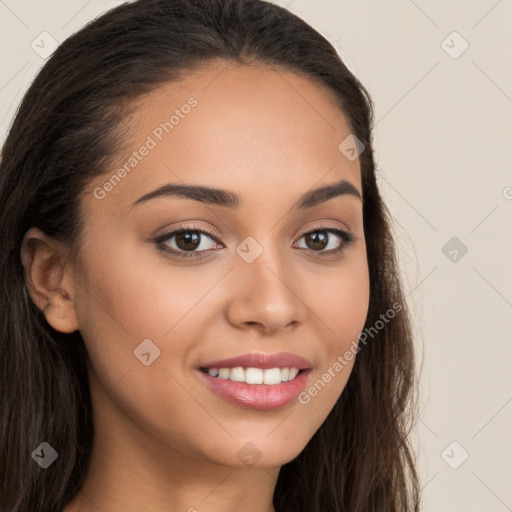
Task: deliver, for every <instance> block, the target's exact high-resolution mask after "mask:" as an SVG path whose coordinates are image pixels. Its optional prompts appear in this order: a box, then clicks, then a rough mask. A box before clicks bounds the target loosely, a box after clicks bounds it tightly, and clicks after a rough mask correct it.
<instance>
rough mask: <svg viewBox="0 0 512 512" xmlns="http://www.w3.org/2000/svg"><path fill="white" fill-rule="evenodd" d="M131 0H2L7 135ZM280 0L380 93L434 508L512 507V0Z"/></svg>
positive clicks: (382, 140)
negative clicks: (34, 87)
mask: <svg viewBox="0 0 512 512" xmlns="http://www.w3.org/2000/svg"><path fill="white" fill-rule="evenodd" d="M117 3H119V2H107V1H100V0H89V1H87V0H68V1H66V2H62V1H61V0H44V1H43V0H38V1H36V0H32V1H28V0H0V55H1V67H0V137H1V139H2V140H3V139H4V136H5V133H6V130H7V128H8V125H9V123H10V121H11V119H12V117H13V115H14V113H15V111H16V108H17V105H18V103H19V101H20V100H21V97H22V95H23V93H24V91H25V90H26V88H27V86H28V84H29V83H30V81H31V80H32V78H33V77H34V75H35V73H36V72H37V70H38V69H39V68H40V66H41V65H42V64H43V62H44V58H43V57H44V55H43V56H41V55H40V54H41V53H42V52H44V48H46V49H48V48H50V49H51V46H50V42H51V38H53V39H55V40H56V41H58V42H61V41H63V40H64V39H65V38H66V37H67V36H68V35H70V34H71V33H72V32H74V31H75V30H77V29H79V28H80V27H81V26H82V25H83V24H84V23H86V22H87V21H89V20H90V19H92V18H93V17H95V16H96V15H98V14H100V13H101V12H103V11H104V10H106V9H107V8H109V7H112V6H114V5H116V4H117ZM277 3H279V4H281V5H283V6H286V7H287V8H289V9H290V10H291V11H293V12H294V13H296V14H298V15H300V16H301V17H303V18H304V19H305V20H306V21H308V22H309V23H310V24H312V25H313V26H314V27H315V28H317V29H318V30H319V31H320V32H322V33H323V34H324V35H325V36H326V37H327V38H328V39H329V40H330V41H331V42H332V43H333V44H335V46H336V47H337V49H338V51H339V52H340V54H341V56H342V57H343V58H344V60H345V62H346V63H347V65H348V66H349V67H350V69H351V70H352V71H353V72H354V73H355V74H356V76H358V77H359V78H360V79H361V81H362V82H363V84H365V85H366V86H367V88H368V89H369V91H370V93H371V94H372V95H373V99H374V100H375V103H376V121H377V123H376V130H375V150H376V158H377V165H378V169H379V172H378V177H379V183H380V186H381V189H382V192H383V194H384V196H385V198H386V201H387V203H388V205H389V207H390V209H391V211H392V212H393V214H394V218H395V219H396V223H397V224H396V234H397V237H398V240H399V251H400V259H401V262H402V265H403V272H404V277H405V284H406V293H407V294H408V295H407V298H408V300H409V301H410V305H411V307H412V310H413V312H414V323H415V330H416V332H417V335H418V338H417V340H418V341H417V343H418V354H419V357H420V363H421V358H422V357H423V370H422V377H421V391H422V395H421V398H422V399H421V414H420V417H419V421H418V429H417V431H416V432H415V435H414V438H413V442H414V445H415V446H416V449H417V454H418V458H419V461H420V471H421V480H422V485H423V487H424V501H425V506H424V510H425V511H427V512H458V511H461V512H462V511H464V512H482V511H485V512H505V511H506V510H512V487H511V485H510V482H512V462H511V459H512V436H511V432H512V372H511V369H512V368H511V366H512V365H511V362H512V348H511V347H512V344H511V342H510V340H511V334H510V333H511V330H512V270H511V267H512V151H511V145H512V65H511V64H512V1H511V0H499V1H496V0H474V1H467V0H460V1H449V2H446V1H441V0H436V1H429V2H427V1H426V0H423V1H420V0H416V1H413V0H389V1H387V2H382V1H378V0H375V1H372V2H366V1H356V0H347V1H341V0H320V1H314V0H293V1H291V2H290V0H283V1H279V2H277ZM454 31H456V32H458V33H459V35H457V34H453V32H454ZM42 32H47V33H48V34H49V35H47V34H43V35H42V36H41V33H42ZM42 38H44V42H45V44H44V46H43V43H42V42H41V39H42ZM443 41H444V42H443ZM31 45H33V46H35V47H36V48H39V49H38V50H34V49H33V48H32V47H31ZM37 45H39V47H38V46H37ZM466 45H468V47H467V49H466V50H465V51H463V52H462V50H464V48H465V46H466ZM38 52H39V53H38ZM453 237H456V239H455V240H452V241H451V242H450V243H449V245H448V246H446V247H445V244H447V243H448V242H449V241H450V240H451V239H452V238H453ZM462 244H463V245H462ZM464 246H465V247H466V248H467V253H466V254H463V250H462V249H463V247H464ZM454 251H455V252H454ZM445 253H446V254H447V255H445ZM451 260H455V261H451ZM454 442H455V444H452V443H454ZM465 452H467V453H468V455H469V456H468V458H467V459H466V460H465V461H464V462H462V461H463V456H464V454H465ZM461 462H462V464H461ZM457 466H458V467H457ZM456 467H457V468H456ZM455 468H456V469H455Z"/></svg>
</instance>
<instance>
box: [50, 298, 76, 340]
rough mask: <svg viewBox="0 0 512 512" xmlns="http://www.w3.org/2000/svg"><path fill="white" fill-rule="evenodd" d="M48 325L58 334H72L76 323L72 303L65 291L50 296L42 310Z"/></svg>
mask: <svg viewBox="0 0 512 512" xmlns="http://www.w3.org/2000/svg"><path fill="white" fill-rule="evenodd" d="M43 313H44V315H45V317H46V320H47V321H48V323H49V324H50V325H51V326H52V327H53V328H54V329H55V330H56V331H60V332H67V333H70V332H74V331H76V330H77V329H78V322H77V318H76V312H75V308H74V302H73V300H72V299H71V298H70V297H69V295H68V294H67V292H66V291H65V290H60V289H59V290H55V291H54V292H52V293H51V295H50V302H49V303H48V305H47V306H46V308H45V309H44V310H43Z"/></svg>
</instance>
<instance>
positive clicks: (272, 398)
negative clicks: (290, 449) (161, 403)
mask: <svg viewBox="0 0 512 512" xmlns="http://www.w3.org/2000/svg"><path fill="white" fill-rule="evenodd" d="M197 371H198V372H199V373H200V374H201V377H202V378H203V379H204V380H205V381H206V383H207V384H208V385H209V386H210V387H211V388H212V389H213V391H215V392H216V393H217V394H219V395H220V396H221V397H222V398H224V399H226V400H228V401H229V402H231V403H234V404H236V405H239V406H241V407H248V408H250V409H278V408H279V407H283V406H285V405H287V404H289V403H290V402H291V401H292V400H294V399H295V398H297V396H298V394H299V393H300V392H301V391H302V390H303V389H304V387H305V385H306V381H307V379H308V376H309V373H310V372H311V370H304V371H301V372H300V373H299V374H298V375H297V376H296V377H295V378H294V379H293V380H288V381H286V382H281V384H274V385H268V384H247V383H246V382H236V381H233V380H229V379H221V378H219V377H212V376H211V375H210V374H208V373H206V372H203V371H201V370H197Z"/></svg>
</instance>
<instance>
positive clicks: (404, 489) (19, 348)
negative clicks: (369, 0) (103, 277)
mask: <svg viewBox="0 0 512 512" xmlns="http://www.w3.org/2000/svg"><path fill="white" fill-rule="evenodd" d="M213 59H216V60H217V59H221V60H225V61H226V62H228V61H231V62H233V61H234V62H237V63H238V64H240V65H250V64H251V63H254V62H257V63H260V64H261V63H262V64H265V65H268V66H273V67H275V68H276V69H277V68H280V69H285V70H288V71H291V72H293V73H297V74H301V75H303V76H305V77H308V78H309V79H311V80H314V81H315V82H316V83H318V84H322V85H323V86H327V87H328V88H329V89H330V90H331V91H332V92H333V93H334V95H333V97H334V98H335V99H336V101H337V104H338V106H339V108H340V109H341V110H342V112H343V113H344V115H345V116H346V118H347V120H348V122H349V126H350V128H351V132H352V133H353V134H354V135H355V136H356V137H357V138H358V139H359V140H360V141H361V142H362V143H363V144H364V145H365V150H364V151H363V153H361V155H360V156H359V158H360V165H361V176H362V190H363V200H364V201H363V219H364V234H365V238H366V245H367V257H368V265H369V272H370V305H369V311H368V316H367V319H366V324H365V331H363V332H367V331H366V328H367V329H368V333H370V332H371V333H372V334H371V339H370V340H368V341H367V342H366V341H365V344H364V346H363V344H362V343H360V346H361V350H360V351H359V353H358V355H357V358H356V361H355V364H354V367H353V371H352V374H351V376H350V378H349V380H348V383H347V385H346V388H345V389H344V391H343V393H342V394H341V396H340V398H339V400H338V401H337V403H336V404H335V406H334V408H333V409H332V411H331V412H330V414H329V415H328V417H327V418H326V420H325V422H324V423H323V424H322V425H321V427H320V428H319V429H318V431H317V432H316V433H315V435H314V436H313V438H312V439H311V440H310V442H309V443H308V444H307V446H306V447H305V449H304V450H303V451H302V452H301V453H300V454H299V455H298V456H297V457H296V458H295V459H294V460H292V461H290V462H289V463H287V464H284V465H283V466H282V468H281V470H280V473H279V477H278V480H277V483H276V488H275V493H274V506H275V508H276V510H278V511H279V512H288V511H289V512H292V511H293V512H297V511H304V512H320V511H321V512H331V511H332V512H334V511H336V512H341V511H345V512H398V511H400V512H403V511H417V510H419V502H420V487H419V484H418V476H417V473H416V469H415V461H414V457H413V451H412V449H411V447H410V444H409V441H408V437H409V433H410V429H411V428H412V426H413V424H414V421H413V420H414V415H415V412H414V411H415V409H414V408H415V407H416V394H415V393H414V390H415V384H416V380H415V360H414V347H413V338H412V331H411V325H410V316H409V312H408V309H407V305H406V303H405V300H404V295H403V292H402V284H401V279H400V276H399V274H398V272H397V261H396V255H395V245H394V241H393V235H392V230H391V218H390V214H389V212H388V210H387V208H386V207H385V205H384V203H383V201H382V199H381V196H380V194H379V191H378V188H377V184H376V179H375V166H374V158H373V149H372V127H373V109H374V107H373V103H372V100H371V98H370V95H369V93H368V92H367V90H366V89H365V88H364V87H363V85H362V84H361V83H360V82H359V80H358V79H357V78H356V77H355V76H354V75H353V74H352V73H351V72H350V70H349V69H348V68H347V67H346V65H345V64H344V63H343V61H342V60H341V59H340V57H339V55H338V54H337V53H336V51H335V49H334V48H333V46H332V45H331V44H330V43H329V42H328V41H327V40H326V39H325V38H324V37H323V36H322V35H321V34H319V33H318V32H317V31H316V30H314V29H313V28H312V27H311V26H309V25H308V24H307V23H305V22H304V21H303V20H302V19H300V18H299V17H297V16H296V15H294V14H292V13H291V12H289V11H287V10H286V9H283V8H281V7H279V6H277V5H274V4H272V3H269V2H265V1H263V0H172V1H171V0H139V1H136V2H133V3H129V4H124V5H121V6H119V7H117V8H115V9H114V10H112V11H109V12H107V13H106V14H104V15H102V16H101V17H99V18H98V19H96V20H94V21H93V22H91V23H89V24H88V25H87V26H86V27H84V28H83V29H82V30H80V31H79V32H77V33H76V34H74V35H73V36H71V37H70V38H68V39H67V40H66V41H64V43H63V44H61V46H60V47H58V48H57V50H56V51H55V53H54V54H53V55H52V56H51V58H49V59H48V61H47V62H46V63H45V65H44V66H43V68H42V69H41V71H40V72H39V73H38V75H37V77H36V79H35V80H34V82H33V83H32V85H31V86H30V88H29V89H28V91H27V93H26V94H25V97H24V99H23V101H22V103H21V106H20V108H19V111H18V112H17V115H16V117H15V119H14V122H13V125H12V127H11V129H10V131H9V134H8V136H7V139H6V142H5V145H4V148H3V151H2V161H1V163H0V208H1V210H0V241H1V244H2V250H1V252H0V276H1V285H0V286H1V296H0V307H1V312H0V344H1V345H0V372H1V373H0V404H1V408H2V417H1V421H0V510H1V511H9V512H26V511H29V510H30V511H31V512H48V511H60V510H62V509H63V508H64V507H65V506H66V505H67V504H68V503H69V502H70V501H71V499H72V498H73V497H74V496H75V495H76V494H77V493H78V491H79V489H80V487H81V485H82V484H83V481H84V478H85V474H86V472H87V470H88V467H89V460H90V454H91V448H92V442H93V434H94V432H93V424H92V406H91V399H90V391H89V381H88V374H87V370H86V359H87V357H88V356H87V351H86V347H85V344H84V342H83V339H82V337H81V335H80V333H79V331H76V332H74V333H71V334H65V333H61V332H57V331H56V330H54V329H52V327H51V326H49V324H48V323H47V321H46V319H45V316H44V314H43V313H42V312H41V311H40V310H39V309H38V308H37V307H36V306H35V304H34V303H33V301H32V300H31V297H30V294H29V292H28V288H27V277H26V275H25V273H24V270H23V266H22V262H21V258H20V246H21V242H22V239H23V235H24V233H25V232H26V231H27V230H28V229H29V228H30V227H32V226H36V227H39V228H40V229H42V230H43V231H44V232H45V233H46V234H47V235H49V236H52V237H55V238H57V239H59V240H61V241H64V242H66V243H68V244H70V246H71V247H73V248H74V249H78V248H79V246H80V241H81V239H80V235H81V233H82V226H83V225H82V218H81V216H80V201H81V197H82V194H83V193H84V190H85V188H86V186H87V184H88V183H89V182H90V180H91V179H92V178H95V177H97V176H99V175H100V174H102V173H104V172H106V171H108V169H109V162H111V160H112V157H113V156H114V155H115V154H116V152H117V151H118V150H119V148H120V146H121V144H122V131H121V130H120V126H121V124H120V123H121V121H122V119H123V116H125V115H126V112H127V108H129V106H130V105H131V104H132V103H131V102H132V101H133V100H135V99H137V98H138V97H140V95H141V94H144V93H147V92H150V91H151V90H153V89H154V88H155V87H157V86H159V85H162V84H163V83H165V82H168V81H172V80H174V79H177V78H179V77H180V76H183V75H186V73H187V72H188V71H190V70H193V69H195V68H197V67H198V66H202V65H204V64H205V63H207V62H208V61H212V60H213ZM397 305H399V306H401V307H398V308H397ZM391 309H393V311H395V309H398V310H399V311H395V312H396V314H395V315H394V317H393V319H392V320H390V321H389V322H388V321H386V323H385V325H383V327H382V328H378V329H377V328H376V327H375V325H378V322H379V321H380V323H381V324H382V323H383V322H382V319H381V318H382V315H383V314H385V313H386V312H387V311H390V310H391ZM371 329H373V330H374V331H375V332H373V331H371ZM361 341H362V340H361ZM43 441H44V442H48V443H49V444H50V445H51V446H52V447H53V448H55V450H56V451H57V452H58V455H59V456H58V461H57V462H56V463H54V464H53V465H52V466H51V467H50V468H48V469H47V470H45V469H42V468H41V467H40V466H39V465H38V464H35V463H34V462H33V461H32V458H31V454H32V453H33V451H34V450H35V448H36V447H38V446H39V445H40V444H41V442H43Z"/></svg>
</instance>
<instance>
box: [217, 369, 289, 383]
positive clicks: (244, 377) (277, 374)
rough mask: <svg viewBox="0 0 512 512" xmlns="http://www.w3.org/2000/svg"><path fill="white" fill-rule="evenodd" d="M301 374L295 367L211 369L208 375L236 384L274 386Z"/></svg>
mask: <svg viewBox="0 0 512 512" xmlns="http://www.w3.org/2000/svg"><path fill="white" fill-rule="evenodd" d="M298 373H299V370H298V369H297V368H295V367H291V368H267V369H265V370H263V369H262V368H242V367H241V366H237V367H235V368H209V369H208V374H209V375H211V376H212V377H218V378H219V379H229V380H233V381H236V382H246V383H247V384H267V385H269V386H274V385H276V384H281V382H286V381H288V380H293V379H294V378H295V377H296V376H297V375H298Z"/></svg>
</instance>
